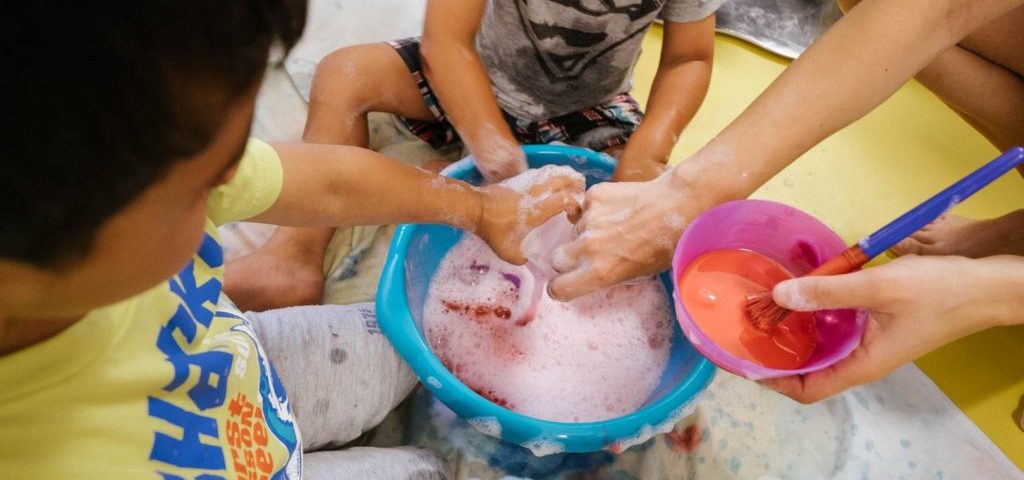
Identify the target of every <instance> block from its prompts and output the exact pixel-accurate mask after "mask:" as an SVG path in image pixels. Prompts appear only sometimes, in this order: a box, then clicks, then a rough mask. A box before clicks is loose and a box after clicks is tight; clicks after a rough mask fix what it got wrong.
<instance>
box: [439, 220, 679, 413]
mask: <svg viewBox="0 0 1024 480" xmlns="http://www.w3.org/2000/svg"><path fill="white" fill-rule="evenodd" d="M530 277H531V273H530V272H529V270H528V269H527V268H526V267H521V266H514V265H510V264H508V263H505V262H503V261H501V260H500V259H499V258H497V256H495V255H494V253H493V252H491V250H490V249H489V248H488V247H487V245H486V244H485V243H483V242H482V241H481V240H480V239H479V238H477V237H475V236H472V235H466V236H464V237H463V240H462V241H460V242H459V243H458V244H456V245H455V246H454V247H453V248H452V249H451V250H450V251H449V252H448V254H447V255H446V256H445V258H444V260H442V262H441V264H440V266H439V267H438V270H437V272H436V273H435V275H434V278H433V280H432V281H431V285H430V289H429V293H428V296H427V300H426V304H425V305H424V316H423V328H424V331H425V333H426V337H427V340H428V342H429V344H430V346H431V348H432V349H433V350H434V352H435V353H436V354H437V356H438V357H439V358H440V359H441V361H442V362H443V363H444V364H445V366H446V367H447V368H448V369H449V370H451V371H452V373H454V374H455V375H456V376H457V377H458V378H459V379H460V380H462V382H463V383H465V384H466V385H467V386H469V387H470V388H471V389H473V390H474V391H476V392H477V393H479V394H480V395H481V396H483V397H485V398H487V399H488V400H490V401H492V402H494V403H496V404H498V405H501V406H503V407H505V408H509V409H511V410H514V411H516V412H519V413H522V414H525V415H529V416H532V417H535V418H540V419H544V420H552V421H562V422H591V421H600V420H606V419H609V418H614V417H618V416H621V415H624V414H627V413H631V412H634V411H636V410H637V409H638V408H639V407H641V406H643V405H644V403H645V402H646V401H647V400H648V398H649V397H650V395H651V393H652V392H653V391H654V389H655V387H656V386H657V384H658V382H659V380H660V378H661V374H662V372H663V370H664V369H665V366H666V365H667V363H668V357H669V350H670V349H671V342H672V340H671V339H672V324H673V322H672V317H671V307H670V305H669V302H668V295H667V293H666V291H665V288H664V286H663V285H662V284H661V282H659V281H658V280H657V279H656V278H647V279H643V280H640V281H637V282H632V283H630V284H623V285H618V286H615V287H612V288H610V289H605V290H600V291H598V292H595V293H592V294H590V295H587V296H585V297H583V298H580V299H577V300H575V301H573V302H569V303H562V302H558V301H556V300H553V299H551V298H550V297H549V296H548V295H547V294H546V292H545V293H544V295H543V296H542V298H541V300H540V303H539V304H538V305H537V309H536V314H535V316H534V317H533V318H532V319H527V318H525V317H524V316H523V313H525V312H526V310H527V308H528V307H529V305H528V302H529V300H530V298H529V297H530V295H529V292H528V291H526V288H527V286H528V283H526V282H522V280H523V279H526V278H530ZM521 287H522V288H523V290H520V288H521ZM545 290H546V289H545Z"/></svg>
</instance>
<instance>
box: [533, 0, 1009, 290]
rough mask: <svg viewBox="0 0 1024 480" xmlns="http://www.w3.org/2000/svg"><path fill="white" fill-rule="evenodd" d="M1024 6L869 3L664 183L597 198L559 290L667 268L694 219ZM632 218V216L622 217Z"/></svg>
mask: <svg viewBox="0 0 1024 480" xmlns="http://www.w3.org/2000/svg"><path fill="white" fill-rule="evenodd" d="M1022 4H1024V0H865V1H864V2H863V3H862V4H860V5H859V6H858V7H857V8H854V9H853V10H852V11H851V12H850V14H849V15H847V16H846V17H844V18H843V19H841V20H840V21H839V22H837V23H836V24H835V25H834V26H833V27H832V28H830V29H829V30H828V31H827V32H825V34H824V35H822V37H821V38H820V39H818V40H817V41H816V42H815V43H814V45H812V46H811V47H810V48H808V49H807V51H805V52H804V54H803V55H801V56H800V58H798V59H797V60H796V61H794V62H793V64H792V65H790V67H789V68H787V69H786V71H785V72H783V73H782V75H781V76H780V77H779V78H778V79H777V80H775V82H773V83H772V84H771V86H769V87H768V89H767V90H765V91H764V93H762V94H761V96H759V97H758V98H757V99H756V100H754V102H753V103H752V104H751V105H750V106H749V107H747V109H746V110H745V111H744V112H743V113H742V114H741V115H740V116H739V117H738V118H736V120H734V121H733V122H732V123H731V124H729V126H728V127H726V129H725V130H723V131H722V132H721V133H720V134H718V136H716V137H715V138H714V139H713V140H711V142H709V143H708V144H707V145H705V146H704V148H702V149H701V150H700V151H699V152H697V153H696V154H694V155H693V156H692V157H690V158H689V159H687V160H686V161H684V162H683V163H681V164H680V165H679V166H677V167H675V168H674V169H673V170H672V171H670V172H668V173H666V174H665V175H662V176H661V177H659V178H657V179H655V180H654V181H651V182H648V183H643V184H632V183H619V184H601V185H597V186H595V187H594V188H592V189H590V191H589V192H588V193H587V204H588V207H587V211H586V212H584V214H583V217H582V219H581V222H583V223H582V227H577V230H578V231H579V233H580V236H579V238H578V239H577V240H576V241H574V242H571V243H569V244H567V245H565V246H564V247H562V248H563V250H564V253H565V258H567V260H568V261H567V262H565V264H563V265H560V267H561V271H563V272H565V273H564V274H563V275H560V276H558V277H556V278H554V279H553V280H552V282H551V285H550V290H551V292H552V294H553V295H555V296H557V297H559V298H563V299H572V298H576V297H578V296H580V295H583V294H586V293H588V292H591V291H594V290H597V289H599V288H602V287H606V286H609V285H614V284H616V283H619V282H621V281H623V280H626V279H630V278H635V277H637V276H641V275H646V274H651V273H657V272H661V271H664V270H665V269H666V268H668V266H669V263H670V261H671V259H672V250H673V249H674V247H675V241H676V240H678V238H679V236H680V235H681V234H682V231H683V229H685V228H686V225H687V223H688V222H691V221H693V220H694V219H695V218H697V216H698V215H700V214H701V213H702V212H703V211H705V210H707V209H709V208H711V207H713V206H715V205H717V204H720V203H723V202H726V201H729V200H735V199H739V198H745V197H747V196H748V195H750V194H751V193H753V192H754V190H756V189H757V188H758V187H759V186H760V185H762V184H763V183H764V182H766V181H768V179H770V178H771V177H773V176H774V175H775V174H776V173H778V172H779V171H781V170H782V169H783V168H784V167H785V166H786V165H789V163H790V162H792V161H793V160H795V159H796V158H797V157H799V156H800V155H801V154H803V153H804V152H805V151H807V150H808V149H810V148H811V147H812V146H814V145H815V144H817V143H818V142H820V141H821V140H822V139H824V138H825V137H827V136H829V135H831V134H833V133H835V132H836V131H838V130H839V129H841V128H843V127H845V126H846V125H849V124H850V123H852V122H853V121H854V120H856V119H858V118H860V117H862V116H864V115H865V114H867V113H868V112H869V111H871V110H872V109H873V108H875V107H877V106H878V105H879V104H880V103H882V102H883V101H884V100H885V99H886V98H888V97H889V96H890V95H892V94H893V93H894V92H895V91H896V90H897V89H898V88H899V87H900V86H902V85H903V84H904V83H906V82H907V80H909V79H910V78H911V77H913V76H914V74H916V73H917V72H918V71H920V70H921V69H922V68H924V66H925V65H927V64H928V63H929V62H930V61H931V60H932V59H933V58H935V57H936V56H937V55H938V54H939V53H940V52H942V51H944V50H946V49H947V48H949V47H950V46H952V45H954V44H955V43H957V42H959V41H960V40H961V39H962V38H964V37H966V36H967V35H968V34H970V33H971V32H973V31H974V30H976V29H977V28H978V27H980V26H981V25H984V24H986V23H988V22H990V21H991V20H992V19H993V18H995V17H997V16H998V15H1001V14H1004V13H1006V12H1008V11H1010V10H1012V9H1013V8H1015V7H1017V6H1019V5H1022ZM628 209H631V211H632V212H635V214H633V215H627V216H625V220H623V212H624V211H626V210H628Z"/></svg>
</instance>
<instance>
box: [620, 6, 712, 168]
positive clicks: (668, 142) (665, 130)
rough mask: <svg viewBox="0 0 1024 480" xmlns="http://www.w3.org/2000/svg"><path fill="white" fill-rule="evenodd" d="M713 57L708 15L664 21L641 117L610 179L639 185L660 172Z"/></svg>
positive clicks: (696, 103)
mask: <svg viewBox="0 0 1024 480" xmlns="http://www.w3.org/2000/svg"><path fill="white" fill-rule="evenodd" d="M714 55H715V16H714V15H711V16H710V17H708V18H705V19H704V20H700V21H696V22H692V23H671V22H665V34H664V46H663V47H662V50H661V60H660V61H659V64H658V73H657V75H655V77H654V82H653V84H652V85H651V96H650V99H649V100H648V101H647V115H646V116H645V118H644V120H643V122H641V123H640V127H639V128H637V130H636V132H634V133H633V135H632V136H631V137H630V139H629V142H628V143H627V144H626V150H625V151H624V152H623V153H622V156H621V157H620V158H619V166H618V167H617V168H616V169H615V176H614V180H616V181H630V182H640V181H645V180H650V179H652V178H654V177H657V176H658V175H660V174H661V172H663V171H664V170H665V164H666V163H668V157H669V155H670V154H671V153H672V147H673V146H675V144H676V141H677V140H678V137H679V134H680V132H682V131H683V129H684V128H686V125H687V124H688V123H690V120H691V119H692V118H693V116H694V115H696V113H697V109H699V108H700V104H701V103H702V102H703V101H704V96H705V95H706V94H707V91H708V84H709V83H710V82H711V63H712V60H713V58H714Z"/></svg>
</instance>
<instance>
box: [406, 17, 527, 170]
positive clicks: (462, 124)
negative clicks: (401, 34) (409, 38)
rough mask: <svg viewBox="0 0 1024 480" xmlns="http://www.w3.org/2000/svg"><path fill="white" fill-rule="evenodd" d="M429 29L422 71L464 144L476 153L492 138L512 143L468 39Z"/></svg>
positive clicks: (508, 143) (422, 49)
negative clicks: (432, 32) (433, 31)
mask: <svg viewBox="0 0 1024 480" xmlns="http://www.w3.org/2000/svg"><path fill="white" fill-rule="evenodd" d="M429 33H430V32H429V31H428V32H427V34H425V35H424V37H423V41H422V45H421V50H420V51H421V54H422V55H423V66H424V72H425V74H426V76H427V78H428V79H429V80H430V84H431V87H432V88H433V89H434V93H435V94H436V95H437V98H438V99H439V100H440V101H441V104H442V105H444V109H445V113H446V114H447V115H448V117H449V120H450V121H451V122H452V125H454V126H455V129H456V130H457V131H458V132H459V136H460V137H462V140H463V141H464V142H465V143H466V146H467V147H469V149H470V151H472V152H474V153H476V154H477V155H479V154H480V153H481V152H480V150H481V149H485V148H490V147H492V145H491V143H493V142H494V141H495V140H498V141H501V140H504V143H505V145H504V147H503V148H508V147H509V146H515V145H516V144H517V142H516V139H515V137H514V136H513V135H512V131H511V130H510V129H509V128H508V125H507V124H506V123H505V120H504V117H503V115H502V112H501V108H500V107H499V106H498V102H497V100H496V99H495V98H494V92H493V90H492V89H491V81H490V77H488V75H487V70H486V69H485V68H484V64H483V62H482V60H481V59H480V55H479V54H478V53H477V52H476V49H475V48H474V47H473V42H472V40H471V39H455V38H451V37H450V36H447V35H444V34H438V35H433V36H432V35H430V34H429Z"/></svg>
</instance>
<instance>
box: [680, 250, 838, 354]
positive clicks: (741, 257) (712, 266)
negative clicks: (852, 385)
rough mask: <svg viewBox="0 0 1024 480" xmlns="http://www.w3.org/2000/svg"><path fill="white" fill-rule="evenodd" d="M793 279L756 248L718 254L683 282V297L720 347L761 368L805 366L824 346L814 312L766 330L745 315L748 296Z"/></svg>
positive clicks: (700, 261)
mask: <svg viewBox="0 0 1024 480" xmlns="http://www.w3.org/2000/svg"><path fill="white" fill-rule="evenodd" d="M789 278H793V275H792V274H791V273H790V272H789V271H788V270H786V268H785V267H783V266H782V265H780V264H779V263H778V262H776V261H774V260H772V259H770V258H768V257H765V256H764V255H761V254H758V253H755V252H752V251H750V250H738V249H734V250H718V251H714V252H710V253H706V254H704V255H701V256H700V257H698V258H697V259H696V260H694V261H693V262H692V263H690V265H689V266H688V267H687V268H686V271H685V272H683V274H682V276H681V277H680V278H679V279H678V280H679V282H678V285H679V290H680V298H681V299H682V301H683V304H684V305H685V306H686V311H687V313H689V315H690V317H691V318H692V319H693V321H694V323H696V324H697V326H698V327H700V329H701V331H703V332H704V334H705V335H707V336H708V337H710V338H711V340H712V341H713V342H715V344H716V345H718V346H719V347H721V348H722V349H723V350H725V351H727V352H729V353H730V354H732V355H734V356H736V357H739V358H742V359H744V360H747V361H750V362H753V363H756V364H758V365H761V366H764V367H768V368H775V369H782V370H791V369H796V368H800V367H802V366H803V365H804V364H805V363H806V362H807V359H808V358H810V356H811V354H813V353H814V348H815V346H816V345H817V343H818V332H817V329H816V327H815V320H814V314H813V313H809V312H793V313H791V314H790V315H789V316H788V317H786V318H785V320H783V321H782V323H780V324H779V326H778V327H776V328H775V329H773V330H772V331H770V332H767V333H766V332H762V331H760V330H758V329H756V328H754V326H753V325H752V324H751V323H750V319H749V318H747V315H746V313H745V311H744V306H745V304H746V296H747V294H748V293H751V292H755V291H763V290H770V289H771V288H772V287H773V286H775V284H776V283H779V282H781V281H783V280H786V279H789Z"/></svg>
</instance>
